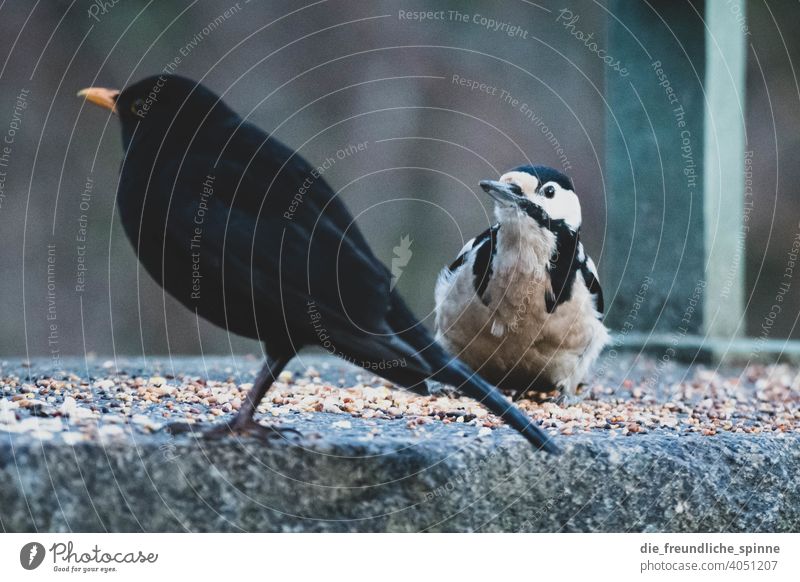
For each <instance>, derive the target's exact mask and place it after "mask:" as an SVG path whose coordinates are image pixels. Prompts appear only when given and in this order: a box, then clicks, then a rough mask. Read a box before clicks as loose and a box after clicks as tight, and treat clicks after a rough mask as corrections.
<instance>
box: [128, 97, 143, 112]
mask: <svg viewBox="0 0 800 582" xmlns="http://www.w3.org/2000/svg"><path fill="white" fill-rule="evenodd" d="M142 107H144V99H136V100H134V102H133V103H131V113H133V114H134V115H141V114H142Z"/></svg>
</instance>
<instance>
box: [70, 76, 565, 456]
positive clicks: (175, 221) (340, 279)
mask: <svg viewBox="0 0 800 582" xmlns="http://www.w3.org/2000/svg"><path fill="white" fill-rule="evenodd" d="M79 96H82V97H85V98H86V99H87V100H88V101H90V102H92V103H95V104H98V105H101V106H103V107H105V108H107V109H110V110H111V111H112V112H114V113H116V114H117V115H118V116H119V120H120V122H121V124H122V142H123V146H124V149H125V152H126V154H125V159H124V161H123V163H122V169H121V178H120V182H119V188H118V193H117V201H118V204H119V212H120V218H121V220H122V224H123V227H124V230H125V233H126V234H127V236H128V238H129V239H130V241H131V242H132V243H133V245H134V247H135V249H136V253H137V255H138V258H139V261H140V262H141V263H142V265H144V267H145V269H146V270H147V272H148V273H149V274H150V275H151V276H152V277H153V278H154V279H155V280H156V281H157V282H158V284H159V285H161V286H162V287H164V289H166V290H167V291H168V292H169V293H170V294H171V295H172V296H174V297H175V298H176V299H178V301H180V302H181V303H182V304H183V305H185V306H186V307H188V308H189V309H191V310H193V311H195V312H196V313H197V314H199V315H200V316H202V317H204V318H205V319H207V320H209V321H211V322H213V323H214V324H216V325H218V326H221V327H224V328H225V329H227V330H230V331H232V332H234V333H236V334H239V335H243V336H246V337H250V338H255V339H258V340H260V341H261V342H263V345H264V349H265V352H266V354H267V361H266V363H265V365H264V367H263V369H262V370H261V372H260V373H259V374H258V377H257V378H256V381H255V383H254V385H253V388H252V390H251V391H250V393H249V394H248V396H247V398H246V401H245V402H244V403H243V405H242V407H241V409H240V411H239V412H238V414H237V416H236V417H235V419H233V420H232V421H231V422H230V423H229V424H226V425H224V426H222V427H217V428H216V429H215V431H216V432H217V433H218V434H219V433H225V432H227V431H234V432H238V433H249V434H260V433H263V432H264V431H266V430H274V429H267V428H266V427H262V426H261V425H260V424H258V423H256V422H255V421H254V419H253V414H254V412H255V410H256V406H257V405H258V403H259V401H260V400H261V399H262V398H263V396H264V395H265V394H266V392H267V390H268V389H269V387H270V386H271V385H272V383H273V382H274V380H275V379H276V378H277V377H278V374H279V373H280V372H281V370H282V369H283V368H284V366H286V364H287V363H288V362H289V360H290V359H291V358H292V357H293V356H294V355H295V354H296V353H297V351H298V350H299V349H300V348H302V347H304V346H314V345H323V346H324V347H325V348H326V349H327V350H328V351H330V352H332V353H335V354H336V355H338V356H341V357H343V358H345V359H347V360H349V361H351V362H354V363H356V364H358V365H360V366H362V367H364V368H367V369H369V370H370V371H374V372H376V373H378V374H380V375H382V376H383V377H385V378H386V379H388V380H390V381H392V382H394V383H396V384H398V385H400V386H403V387H405V388H407V389H409V390H412V391H414V392H417V393H420V394H427V393H428V392H427V384H426V380H428V379H433V380H436V381H439V382H442V383H446V384H450V385H452V386H455V387H457V388H459V389H460V390H461V392H463V393H464V394H466V395H468V396H470V397H472V398H474V399H476V400H478V401H480V402H481V403H483V404H484V405H485V406H486V407H487V408H488V409H489V410H491V411H492V412H493V413H495V414H497V415H499V416H500V417H501V418H503V420H505V421H506V422H507V423H508V424H510V425H511V426H513V427H514V428H515V429H516V430H518V431H519V432H520V433H522V434H523V435H524V436H525V438H527V439H528V440H529V441H530V442H531V443H533V444H534V445H535V446H536V447H537V448H542V449H544V450H546V451H549V452H557V450H558V449H557V447H556V446H555V445H554V444H553V443H552V442H551V441H550V440H549V438H548V437H547V435H546V434H545V433H544V432H543V431H542V430H540V429H539V428H538V427H537V426H535V425H534V424H532V421H531V420H530V419H529V418H528V417H527V416H525V415H524V414H523V413H522V412H521V411H520V410H519V409H517V408H516V407H515V406H514V405H513V404H511V403H510V402H509V401H508V400H506V399H505V398H504V397H503V396H502V395H501V394H500V393H499V391H498V390H497V389H496V388H494V387H493V386H492V385H491V384H489V383H487V382H486V381H485V380H483V379H482V378H480V377H479V376H478V375H476V374H475V372H473V371H472V370H471V369H470V368H469V367H468V366H467V365H466V364H464V363H463V362H461V361H460V360H458V359H457V358H454V357H452V356H451V355H450V354H448V353H447V352H446V351H445V350H444V349H443V348H442V347H441V346H440V345H439V344H437V343H436V341H435V340H434V339H433V337H432V336H431V335H430V334H429V333H428V331H427V330H426V329H425V328H424V327H423V326H422V324H420V323H419V322H418V321H417V320H416V318H415V317H414V316H413V315H412V313H411V311H410V310H409V309H408V307H407V306H406V304H405V303H404V301H403V300H402V298H401V297H400V296H399V295H398V294H397V293H396V292H395V291H392V290H390V283H391V274H390V273H389V271H388V269H386V267H385V266H384V265H383V264H382V263H381V262H380V261H379V260H378V259H377V258H376V257H375V256H374V255H373V253H372V251H371V250H370V247H369V245H368V244H367V241H366V240H365V239H364V237H363V236H362V234H361V232H360V231H359V229H358V227H357V226H356V224H355V223H354V220H353V217H352V216H351V215H350V213H349V212H348V210H347V208H346V207H345V205H344V204H343V203H342V201H341V200H340V199H339V198H338V197H337V195H336V193H335V192H334V191H333V190H332V189H331V187H330V186H329V185H328V184H327V183H326V182H325V180H324V179H323V178H322V176H321V175H320V172H318V171H317V170H316V169H315V168H314V167H312V166H311V165H310V164H309V163H308V162H307V161H306V160H304V159H303V158H302V157H301V156H300V155H299V154H298V153H297V152H295V151H293V150H292V149H290V148H288V147H286V146H285V145H284V144H282V143H280V142H279V141H278V140H276V139H274V138H273V137H272V136H270V135H268V134H267V133H265V132H264V131H262V130H261V129H259V128H258V127H256V126H255V125H253V124H251V123H248V122H246V121H245V120H243V119H242V118H241V117H240V116H239V115H237V114H236V113H235V112H234V111H233V110H232V109H231V108H230V107H228V106H227V105H226V104H225V103H224V102H223V101H222V100H221V99H220V97H218V96H217V95H216V94H214V93H213V92H211V91H210V90H209V89H207V88H206V87H204V86H203V85H202V84H200V83H197V82H196V81H192V80H190V79H186V78H183V77H178V76H172V75H160V76H153V77H148V78H146V79H144V80H142V81H139V82H138V83H136V84H134V85H131V86H130V87H128V88H126V89H124V90H123V91H121V92H120V91H116V90H111V89H103V88H98V87H93V88H89V89H84V90H83V91H81V92H80V93H79Z"/></svg>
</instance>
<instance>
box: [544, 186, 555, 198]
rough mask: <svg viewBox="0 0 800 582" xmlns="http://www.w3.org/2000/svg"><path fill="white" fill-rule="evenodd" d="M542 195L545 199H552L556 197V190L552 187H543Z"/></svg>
mask: <svg viewBox="0 0 800 582" xmlns="http://www.w3.org/2000/svg"><path fill="white" fill-rule="evenodd" d="M542 194H544V196H545V198H552V197H553V196H555V195H556V189H555V187H554V186H545V187H544V188H543V189H542Z"/></svg>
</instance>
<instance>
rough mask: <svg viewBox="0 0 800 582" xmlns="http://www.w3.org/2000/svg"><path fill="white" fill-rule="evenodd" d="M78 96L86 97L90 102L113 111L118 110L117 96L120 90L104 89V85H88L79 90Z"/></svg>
mask: <svg viewBox="0 0 800 582" xmlns="http://www.w3.org/2000/svg"><path fill="white" fill-rule="evenodd" d="M78 97H84V98H85V99H86V100H87V101H89V102H90V103H94V104H95V105H99V106H100V107H105V108H106V109H108V110H109V111H111V113H116V112H117V97H119V91H118V90H117V89H104V88H103V87H88V88H87V89H81V90H80V91H78Z"/></svg>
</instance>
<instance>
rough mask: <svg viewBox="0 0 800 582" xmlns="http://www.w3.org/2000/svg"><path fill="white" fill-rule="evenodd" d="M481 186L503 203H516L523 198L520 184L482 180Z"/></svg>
mask: <svg viewBox="0 0 800 582" xmlns="http://www.w3.org/2000/svg"><path fill="white" fill-rule="evenodd" d="M480 185H481V188H483V190H484V192H486V193H487V194H488V195H489V196H491V197H492V198H494V199H495V201H497V202H500V203H501V204H508V205H512V204H514V205H516V204H519V202H520V200H521V199H522V198H523V196H522V195H521V192H520V189H519V186H516V185H514V184H509V183H508V182H498V181H497V180H481V181H480Z"/></svg>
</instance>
